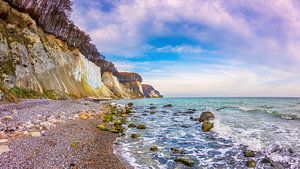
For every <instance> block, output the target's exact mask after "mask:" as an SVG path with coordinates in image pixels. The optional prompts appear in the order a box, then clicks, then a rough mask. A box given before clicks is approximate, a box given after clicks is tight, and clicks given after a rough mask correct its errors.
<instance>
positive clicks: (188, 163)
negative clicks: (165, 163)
mask: <svg viewBox="0 0 300 169" xmlns="http://www.w3.org/2000/svg"><path fill="white" fill-rule="evenodd" d="M174 161H175V162H178V163H182V164H183V165H185V166H188V167H192V166H193V165H194V162H193V161H191V160H190V159H188V158H183V157H178V158H176V159H175V160H174Z"/></svg>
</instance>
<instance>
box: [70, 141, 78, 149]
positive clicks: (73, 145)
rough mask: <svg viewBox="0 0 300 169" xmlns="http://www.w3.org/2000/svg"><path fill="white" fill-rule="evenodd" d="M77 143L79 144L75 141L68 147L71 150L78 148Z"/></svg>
mask: <svg viewBox="0 0 300 169" xmlns="http://www.w3.org/2000/svg"><path fill="white" fill-rule="evenodd" d="M79 143H80V142H79V141H76V142H74V143H71V144H70V147H71V148H76V147H77V146H78V144H79Z"/></svg>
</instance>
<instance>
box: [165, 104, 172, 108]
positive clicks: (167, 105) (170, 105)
mask: <svg viewBox="0 0 300 169" xmlns="http://www.w3.org/2000/svg"><path fill="white" fill-rule="evenodd" d="M167 107H173V105H172V104H166V105H164V106H163V108H167Z"/></svg>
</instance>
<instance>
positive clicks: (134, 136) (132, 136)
mask: <svg viewBox="0 0 300 169" xmlns="http://www.w3.org/2000/svg"><path fill="white" fill-rule="evenodd" d="M139 137H141V135H140V134H136V133H133V134H131V138H139Z"/></svg>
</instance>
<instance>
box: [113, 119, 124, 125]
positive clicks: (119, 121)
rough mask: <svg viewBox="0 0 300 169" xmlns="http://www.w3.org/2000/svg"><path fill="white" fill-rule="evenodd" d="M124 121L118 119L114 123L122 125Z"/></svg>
mask: <svg viewBox="0 0 300 169" xmlns="http://www.w3.org/2000/svg"><path fill="white" fill-rule="evenodd" d="M122 124H123V123H122V121H121V120H116V121H115V122H114V125H115V126H119V125H122Z"/></svg>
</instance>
